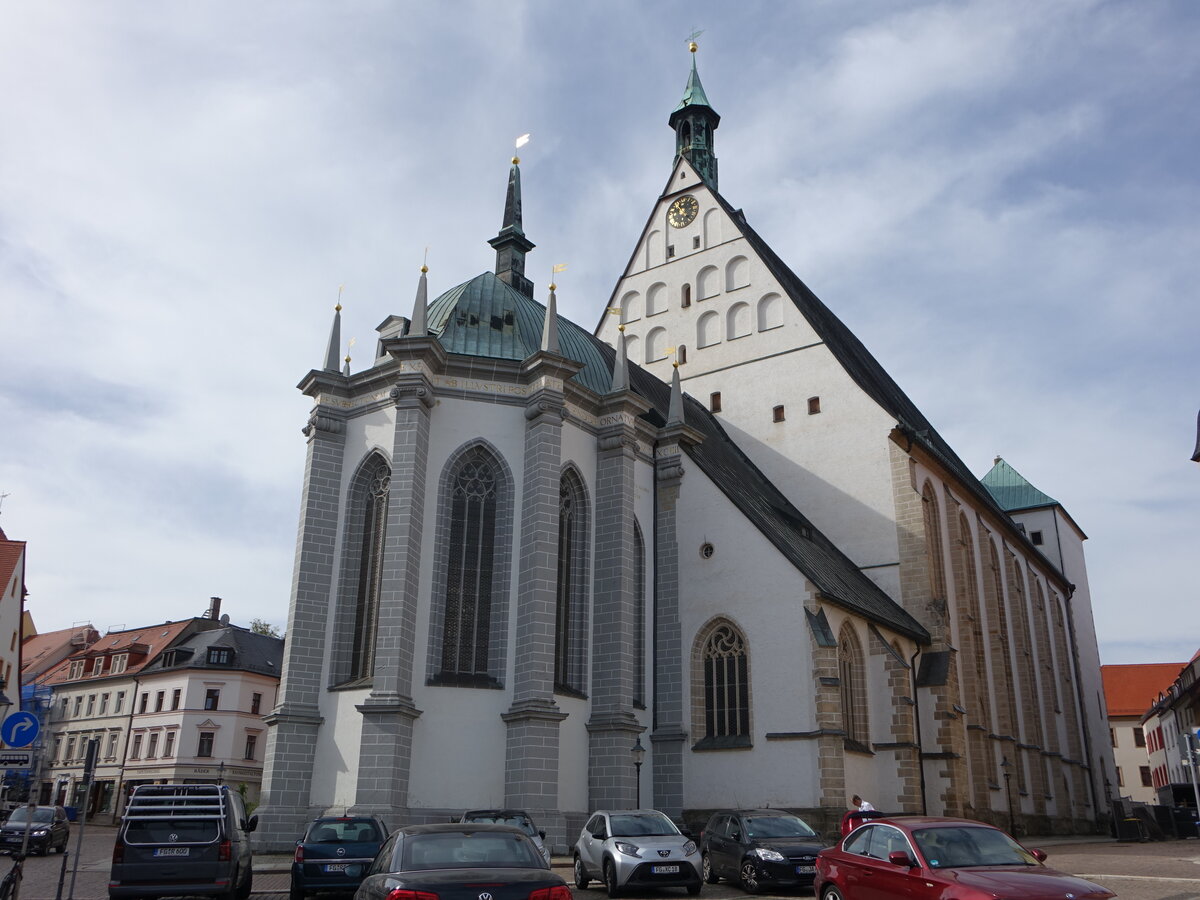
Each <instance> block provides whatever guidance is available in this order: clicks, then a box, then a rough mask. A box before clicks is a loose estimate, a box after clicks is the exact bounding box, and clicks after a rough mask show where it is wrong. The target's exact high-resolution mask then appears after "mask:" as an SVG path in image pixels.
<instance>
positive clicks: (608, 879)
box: [604, 859, 621, 897]
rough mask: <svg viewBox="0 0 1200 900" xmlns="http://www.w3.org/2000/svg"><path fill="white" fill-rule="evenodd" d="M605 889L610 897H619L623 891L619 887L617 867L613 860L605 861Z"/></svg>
mask: <svg viewBox="0 0 1200 900" xmlns="http://www.w3.org/2000/svg"><path fill="white" fill-rule="evenodd" d="M604 887H605V890H607V891H608V896H610V897H616V896H619V895H620V893H621V889H620V888H619V887H617V867H616V866H614V865H613V864H612V860H611V859H606V860H605V861H604Z"/></svg>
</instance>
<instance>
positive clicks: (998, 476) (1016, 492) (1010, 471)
mask: <svg viewBox="0 0 1200 900" xmlns="http://www.w3.org/2000/svg"><path fill="white" fill-rule="evenodd" d="M980 481H981V482H982V483H983V486H984V487H985V488H987V489H988V493H990V494H991V495H992V496H993V497H995V498H996V502H997V503H998V504H1000V507H1001V508H1002V509H1003V510H1004V511H1005V512H1013V511H1014V510H1018V509H1033V508H1034V507H1038V506H1059V505H1060V504H1059V502H1058V501H1057V500H1055V499H1054V498H1053V497H1051V496H1050V495H1049V494H1045V493H1042V492H1041V491H1039V490H1038V489H1037V488H1035V487H1034V486H1033V485H1032V484H1030V483H1029V482H1028V481H1026V480H1025V478H1024V477H1023V476H1022V475H1021V473H1020V472H1018V471H1017V470H1016V469H1014V468H1013V467H1012V466H1010V465H1009V464H1008V463H1006V462H1005V461H1004V460H1003V459H1001V458H1000V457H999V456H997V457H996V463H995V465H993V466H992V470H991V471H990V472H988V473H987V474H986V475H984V476H983V478H981V479H980Z"/></svg>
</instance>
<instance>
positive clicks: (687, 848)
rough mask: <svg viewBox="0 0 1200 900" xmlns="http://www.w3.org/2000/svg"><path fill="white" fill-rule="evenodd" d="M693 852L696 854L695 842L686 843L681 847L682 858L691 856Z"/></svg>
mask: <svg viewBox="0 0 1200 900" xmlns="http://www.w3.org/2000/svg"><path fill="white" fill-rule="evenodd" d="M695 852H696V842H695V841H688V842H687V843H686V844H684V845H683V855H684V856H691V855H692V854H693V853H695Z"/></svg>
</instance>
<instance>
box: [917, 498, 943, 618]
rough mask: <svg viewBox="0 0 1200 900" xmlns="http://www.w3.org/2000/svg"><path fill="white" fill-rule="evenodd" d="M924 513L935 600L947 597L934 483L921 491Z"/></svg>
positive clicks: (931, 584)
mask: <svg viewBox="0 0 1200 900" xmlns="http://www.w3.org/2000/svg"><path fill="white" fill-rule="evenodd" d="M921 501H922V504H921V505H922V515H923V517H924V520H925V559H926V563H927V565H928V567H929V593H930V596H931V597H933V598H934V599H935V600H945V599H946V563H945V557H944V556H943V554H942V520H941V516H940V515H939V513H938V502H937V497H936V496H935V495H934V492H933V485H931V484H930V483H929V482H925V489H924V490H923V491H921Z"/></svg>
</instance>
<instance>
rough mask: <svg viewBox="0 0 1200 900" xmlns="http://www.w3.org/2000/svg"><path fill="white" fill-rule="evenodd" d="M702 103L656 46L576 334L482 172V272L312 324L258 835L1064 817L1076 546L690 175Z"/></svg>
mask: <svg viewBox="0 0 1200 900" xmlns="http://www.w3.org/2000/svg"><path fill="white" fill-rule="evenodd" d="M693 49H694V48H693ZM719 122H720V117H719V116H718V115H717V113H716V111H715V110H714V109H713V107H712V106H711V105H710V103H709V101H708V98H707V96H706V93H705V91H704V88H703V87H702V85H701V83H700V79H699V75H698V72H697V69H696V67H695V63H694V60H693V65H692V69H691V72H690V75H689V78H688V81H687V86H686V88H685V92H684V97H683V100H682V101H681V102H680V104H679V105H678V107H677V108H676V109H675V110H674V111H673V112H671V114H670V116H669V117H668V125H669V127H670V128H671V130H672V132H673V134H674V139H675V140H674V151H675V152H674V157H673V160H672V164H671V168H670V176H669V178H668V179H667V182H666V185H665V187H664V189H663V191H662V192H661V193H660V194H659V195H657V196H656V197H652V198H647V199H648V201H649V202H648V205H649V207H650V213H649V216H648V218H647V221H646V225H645V227H644V228H643V230H642V232H641V234H640V235H637V236H636V239H635V240H634V242H633V243H634V247H633V252H632V253H631V255H630V259H629V262H628V264H627V266H626V267H625V269H624V271H623V272H620V273H615V275H616V287H615V288H614V290H613V293H612V295H611V297H610V298H607V299H602V298H597V299H596V301H595V311H596V315H597V317H598V319H599V322H598V324H597V325H596V327H595V329H594V330H593V331H588V330H586V329H584V328H581V327H580V326H579V325H577V324H575V323H573V322H571V321H569V320H567V319H565V318H561V317H559V316H558V314H557V298H556V293H555V292H556V288H555V286H554V285H551V286H550V288H549V292H548V295H547V296H546V303H545V305H543V304H542V303H541V302H539V301H537V300H535V299H534V287H533V284H532V283H531V282H530V280H529V279H528V278H527V277H526V275H525V258H526V254H527V253H528V252H530V251H531V250H532V249H533V246H534V245H533V242H532V241H531V240H530V239H529V238H528V237H527V236H526V234H525V231H524V222H523V218H522V203H521V197H522V195H521V192H522V185H521V174H520V167H519V160H516V159H514V160H513V163H512V166H511V168H510V169H509V173H508V189H507V195H506V202H505V210H504V215H503V219H502V222H503V224H502V226H501V229H500V232H499V233H498V234H497V235H496V236H495V237H493V238H491V239H490V240H489V244H490V245H491V246H492V247H493V248H494V249H495V251H496V263H495V271H494V272H485V273H483V274H480V275H477V276H475V277H473V278H470V279H469V280H467V281H464V282H462V283H460V284H458V285H457V286H455V287H451V288H449V289H448V290H445V291H443V292H442V293H441V294H440V295H438V296H436V297H435V298H434V299H433V300H432V302H430V301H429V300H428V291H429V275H428V273H427V272H426V270H425V269H424V268H423V269H422V273H421V276H420V278H419V280H418V285H417V296H416V301H415V303H414V305H413V309H412V316H411V318H404V317H402V316H399V315H389V316H387V317H386V318H384V320H383V322H382V324H381V325H380V326H379V341H378V344H377V348H376V353H375V354H374V357H375V358H374V359H373V360H371V362H370V364H369V365H368V367H367V368H365V369H364V370H363V371H361V372H357V373H353V372H351V371H350V370H349V366H348V364H347V365H346V366H345V367H343V365H342V360H341V358H340V328H341V319H340V307H338V308H337V310H336V311H335V316H334V321H333V327H332V331H331V334H330V337H329V341H328V344H327V348H326V353H325V359H324V364H323V367H322V368H320V369H314V370H313V371H311V372H310V373H309V374H308V375H307V376H305V378H304V379H303V380H302V382H301V384H300V389H301V390H302V391H303V392H304V393H305V394H306V395H307V396H309V397H311V398H312V400H313V404H314V405H313V409H312V412H311V415H310V417H309V419H308V423H307V427H306V428H305V429H304V434H305V436H306V439H307V442H308V443H307V461H306V468H305V476H304V484H303V493H302V507H301V521H300V529H299V535H298V539H297V554H296V572H295V577H294V580H293V594H292V597H291V606H290V611H289V619H288V632H287V635H288V641H287V646H286V648H285V654H284V663H283V682H282V684H281V687H280V696H279V702H278V704H277V706H276V708H275V709H274V710H273V712H272V713H271V715H270V716H269V717H268V720H267V721H268V724H269V725H270V731H269V735H268V738H267V771H266V775H265V779H264V806H263V808H262V809H261V811H260V823H261V824H260V830H259V833H258V835H257V837H258V838H259V841H260V844H261V845H262V846H265V847H271V848H284V847H287V846H288V845H290V844H291V842H293V841H294V840H295V836H296V835H297V834H299V833H300V831H301V829H302V827H303V824H304V822H305V821H306V820H307V819H308V818H309V817H311V816H312V815H314V814H317V813H322V812H326V811H328V810H331V809H337V810H342V809H346V808H350V807H353V808H354V809H356V810H359V811H362V812H364V813H366V812H370V813H378V814H380V815H382V816H383V817H384V818H385V819H386V820H387V821H388V822H389V823H402V822H431V821H445V819H446V818H447V817H449V816H453V815H454V814H456V813H458V812H461V811H462V810H463V809H464V808H467V807H480V806H508V807H519V808H524V809H527V810H529V811H530V812H531V813H532V814H533V816H534V818H536V819H537V821H538V822H539V823H541V824H542V825H543V827H545V828H546V830H547V832H548V835H549V839H550V842H551V844H552V845H553V846H554V847H556V848H558V850H559V851H560V852H561V851H563V850H565V848H566V846H567V843H568V840H569V839H570V837H571V836H573V835H574V834H577V833H578V830H579V828H580V827H581V826H582V825H583V823H584V821H585V820H586V816H587V815H588V814H589V812H590V811H591V810H593V809H596V808H600V807H618V808H619V807H628V806H630V805H632V804H633V803H634V800H635V797H636V796H638V794H639V793H640V796H641V797H642V798H643V803H644V804H645V805H652V806H655V807H657V808H659V809H662V810H664V811H665V812H667V813H668V814H669V815H671V816H673V817H676V818H680V819H684V820H687V821H689V822H693V823H695V825H696V827H699V825H700V824H702V822H703V820H704V817H705V815H706V811H708V810H711V809H712V808H715V807H722V806H732V805H742V806H771V807H787V808H790V809H795V810H799V811H802V812H803V813H804V814H805V815H806V816H808V817H809V818H811V819H812V821H813V822H814V823H815V824H817V825H818V826H819V827H821V828H822V829H824V828H827V827H830V826H833V825H835V823H836V822H837V821H838V819H839V818H840V815H841V813H842V812H843V811H844V810H845V808H846V805H847V803H848V802H849V798H850V795H852V794H854V793H859V794H861V795H863V796H867V797H870V798H871V800H872V802H873V803H874V804H875V805H876V806H877V807H879V808H881V809H886V810H891V811H898V812H929V813H932V814H946V815H955V816H959V815H961V816H969V817H972V818H976V819H981V820H984V821H991V822H998V823H1002V824H1008V822H1009V821H1010V820H1011V819H1015V820H1017V822H1018V823H1019V824H1020V825H1021V826H1022V827H1023V828H1025V829H1026V830H1027V831H1030V832H1038V833H1042V832H1047V831H1085V830H1095V829H1098V828H1100V827H1102V821H1103V819H1104V817H1105V816H1106V814H1107V813H1106V811H1107V808H1108V804H1107V802H1106V797H1105V795H1104V785H1105V783H1106V782H1110V781H1112V780H1113V779H1114V778H1115V770H1114V768H1113V761H1112V753H1111V746H1110V744H1109V741H1108V736H1107V730H1106V727H1105V722H1106V718H1105V706H1104V702H1103V686H1102V684H1101V680H1100V673H1099V661H1098V653H1097V651H1096V646H1095V644H1096V642H1095V634H1094V626H1093V623H1092V615H1091V601H1090V596H1089V593H1088V590H1087V577H1086V575H1087V573H1086V564H1085V560H1084V554H1083V542H1084V540H1085V537H1086V536H1085V534H1084V533H1083V531H1082V530H1081V529H1080V528H1079V527H1078V526H1077V525H1076V524H1075V523H1074V522H1073V520H1072V519H1071V517H1070V516H1069V515H1068V514H1067V512H1066V510H1065V508H1064V507H1063V505H1062V504H1060V503H1058V502H1057V501H1055V500H1053V499H1052V498H1051V497H1049V495H1047V494H1044V493H1042V492H1041V491H1040V490H1038V489H1037V488H1035V487H1034V486H1033V485H1032V484H1030V483H1029V482H1028V481H1026V480H1025V479H1024V478H1022V477H1021V476H1020V475H1019V473H1017V471H1016V470H1015V469H1014V468H1013V467H1012V466H1011V465H1009V464H1008V463H1007V462H1005V461H1004V460H999V459H997V460H996V461H995V462H994V464H993V466H992V469H991V470H990V471H989V472H988V473H987V474H986V475H985V476H984V477H983V478H982V479H980V478H979V477H977V476H976V475H975V474H974V473H973V472H972V470H971V469H970V468H969V467H968V466H967V464H966V463H965V462H963V461H962V460H961V459H960V458H959V457H958V456H957V454H956V453H955V452H954V450H953V448H951V447H950V446H949V444H948V443H947V442H946V441H945V439H944V438H943V437H942V436H941V435H940V434H939V433H938V431H937V430H936V429H935V428H934V427H933V425H932V424H931V423H930V422H929V421H928V420H927V419H926V418H925V416H924V415H923V414H922V413H921V411H920V410H919V409H918V408H917V406H916V405H915V404H914V403H913V401H912V400H911V399H910V398H909V397H908V396H907V395H905V394H904V392H903V391H902V390H901V389H900V387H899V386H898V385H897V384H896V383H895V382H894V381H893V379H892V378H891V377H890V376H889V375H888V373H887V372H886V371H885V370H884V369H883V367H882V366H881V365H880V364H879V363H878V361H877V360H875V359H874V358H873V357H872V356H871V354H870V353H869V351H868V350H867V349H866V348H865V347H864V346H863V344H862V343H861V341H860V340H859V339H858V338H857V337H856V336H855V335H854V334H853V333H851V332H850V330H849V329H848V328H847V327H846V326H845V325H844V324H843V323H842V322H841V321H840V320H839V319H838V318H837V316H836V315H835V314H834V312H833V311H832V310H831V309H830V308H829V307H827V306H826V305H825V304H824V303H823V302H822V301H821V300H820V299H818V298H817V297H816V296H815V295H814V294H813V292H812V291H811V290H809V288H808V287H807V286H806V285H805V284H804V283H803V282H802V281H801V280H800V278H799V277H797V275H796V274H795V273H794V272H792V270H791V269H790V268H789V267H788V266H787V265H786V264H785V263H784V262H783V261H782V260H781V259H780V257H779V256H778V255H777V254H776V253H775V252H774V251H773V250H772V248H771V247H770V246H769V245H768V244H767V242H766V241H765V240H764V239H763V238H762V237H761V236H760V235H759V234H758V233H757V232H755V231H754V230H753V228H752V227H751V226H750V225H749V223H748V221H747V218H746V216H745V215H744V214H743V213H742V212H741V211H740V210H739V209H737V208H735V207H734V206H733V205H732V204H731V203H730V202H729V201H728V200H726V199H725V198H724V197H723V196H722V195H721V194H720V193H719V191H718V179H717V159H716V155H715V145H714V132H715V131H716V129H717V126H718V124H719ZM664 156H665V154H664ZM666 161H667V160H666V159H664V165H665V163H666ZM481 228H482V226H481ZM481 233H482V232H481ZM382 312H383V311H382V310H381V313H382ZM685 385H686V390H687V393H686V394H685V393H684V386H685ZM1033 531H1037V532H1038V536H1039V537H1040V538H1041V540H1035V539H1034V537H1033V534H1032V532H1033ZM635 747H638V748H642V749H644V750H645V764H644V765H638V766H635V765H634V764H633V756H632V754H631V751H632V750H633V749H634V748H635ZM639 778H640V782H639V781H638V779H639ZM1010 783H1011V788H1012V790H1011V791H1006V790H1005V787H1006V786H1007V785H1009V784H1010Z"/></svg>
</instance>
